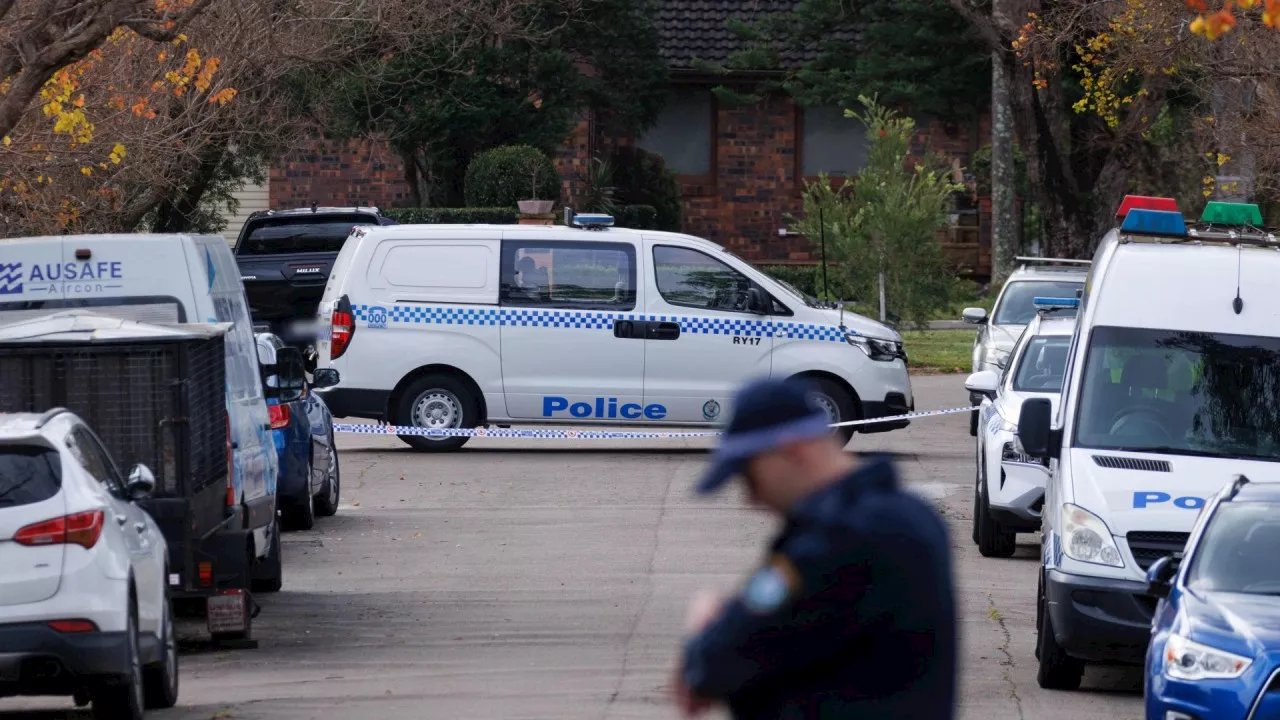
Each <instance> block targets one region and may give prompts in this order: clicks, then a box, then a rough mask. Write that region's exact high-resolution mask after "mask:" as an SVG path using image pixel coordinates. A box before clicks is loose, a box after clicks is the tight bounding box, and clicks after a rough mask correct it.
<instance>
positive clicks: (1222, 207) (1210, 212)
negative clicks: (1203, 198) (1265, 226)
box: [1200, 201, 1262, 227]
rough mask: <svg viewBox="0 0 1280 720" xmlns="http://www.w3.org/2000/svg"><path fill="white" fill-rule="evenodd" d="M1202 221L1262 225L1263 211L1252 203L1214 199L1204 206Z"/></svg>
mask: <svg viewBox="0 0 1280 720" xmlns="http://www.w3.org/2000/svg"><path fill="white" fill-rule="evenodd" d="M1200 222H1207V223H1213V224H1215V225H1252V226H1253V227H1261V226H1262V211H1261V210H1259V209H1258V206H1257V205H1254V204H1252V203H1229V202H1218V201H1213V202H1210V203H1209V204H1208V205H1205V207H1204V214H1203V215H1201V216H1200Z"/></svg>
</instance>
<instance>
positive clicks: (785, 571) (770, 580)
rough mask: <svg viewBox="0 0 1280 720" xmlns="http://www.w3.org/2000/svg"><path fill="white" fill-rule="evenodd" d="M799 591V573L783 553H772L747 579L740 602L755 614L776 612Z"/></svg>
mask: <svg viewBox="0 0 1280 720" xmlns="http://www.w3.org/2000/svg"><path fill="white" fill-rule="evenodd" d="M799 591H800V574H799V573H798V572H796V569H795V566H794V565H792V564H791V561H790V560H789V559H787V556H785V555H780V554H779V555H774V556H773V557H772V558H771V559H770V561H769V564H768V565H765V566H764V567H762V568H760V569H759V570H757V571H756V573H755V574H754V575H752V576H751V578H750V579H749V580H748V581H747V586H746V588H745V589H744V590H743V592H742V602H743V604H744V605H745V606H746V608H747V610H749V611H751V612H753V613H755V614H757V615H767V614H769V613H772V612H776V611H777V610H779V609H780V608H781V607H782V606H783V605H785V604H786V603H787V602H789V601H790V600H791V599H792V598H794V597H795V596H796V594H797V593H798V592H799Z"/></svg>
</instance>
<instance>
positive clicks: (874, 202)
mask: <svg viewBox="0 0 1280 720" xmlns="http://www.w3.org/2000/svg"><path fill="white" fill-rule="evenodd" d="M861 102H862V104H863V106H864V107H865V108H866V111H865V112H864V113H863V114H861V115H859V114H856V113H854V112H853V111H846V115H848V116H849V117H851V118H856V119H857V120H860V121H861V122H862V123H863V124H864V125H865V126H866V128H867V139H868V141H869V143H870V147H869V151H868V159H867V165H866V167H865V168H864V169H863V170H862V172H861V173H860V174H859V176H858V178H857V181H856V182H855V183H853V187H852V188H850V187H848V186H847V185H846V186H842V187H841V188H839V189H836V188H833V187H832V186H831V184H830V182H829V181H828V179H827V177H826V176H825V175H824V176H822V177H820V178H819V180H818V182H816V183H810V184H808V185H807V186H806V187H805V193H804V219H803V220H801V221H800V222H798V223H797V224H796V225H797V229H798V230H799V231H800V232H802V233H804V234H805V235H806V236H807V237H808V238H809V239H810V241H811V242H814V243H815V244H816V243H817V242H818V240H817V238H819V237H820V236H821V233H822V227H821V226H820V225H819V218H821V222H822V223H823V224H825V226H826V242H827V255H828V257H829V258H831V259H832V260H834V261H835V264H836V266H835V267H834V268H831V273H830V282H831V284H832V288H831V290H832V294H835V295H836V296H838V297H844V298H856V299H857V300H859V301H860V302H861V303H862V307H863V308H864V312H868V313H871V312H872V311H871V309H872V308H876V309H878V275H879V273H880V272H882V271H883V273H884V275H885V296H886V307H887V312H886V315H889V314H891V315H893V316H895V317H898V318H900V319H902V320H904V321H907V322H912V323H917V324H922V323H924V322H927V321H928V320H929V319H930V318H931V317H932V316H933V315H934V314H935V313H936V312H937V310H938V308H939V307H940V306H942V305H945V304H946V303H948V302H950V300H951V297H952V296H953V295H954V293H955V280H954V278H953V277H952V276H951V274H950V272H949V270H948V268H947V265H946V261H945V258H944V257H943V254H942V248H941V246H940V245H939V244H938V241H937V239H936V233H937V230H938V228H939V227H941V226H942V225H944V224H945V223H946V222H947V216H946V214H947V211H948V209H949V208H950V205H951V194H952V193H953V192H956V191H958V190H960V189H961V186H959V185H956V184H954V183H952V182H950V180H949V179H948V178H949V174H950V171H949V169H948V168H947V167H946V166H945V165H943V164H941V163H937V162H936V161H935V162H934V163H933V164H931V165H916V166H914V167H912V168H908V167H907V161H908V158H909V157H910V156H911V138H912V135H913V133H914V130H915V122H914V121H913V120H911V118H907V117H901V116H899V115H897V114H896V113H895V112H893V111H892V110H889V109H887V108H885V107H884V106H882V105H880V104H878V103H877V102H876V101H874V100H871V99H868V98H865V97H864V98H861Z"/></svg>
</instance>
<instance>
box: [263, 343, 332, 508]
mask: <svg viewBox="0 0 1280 720" xmlns="http://www.w3.org/2000/svg"><path fill="white" fill-rule="evenodd" d="M255 337H256V340H257V346H258V362H259V365H260V366H261V368H262V375H263V378H262V386H263V389H264V391H265V393H266V395H267V411H268V414H269V415H270V419H271V436H272V439H273V440H274V442H275V447H276V453H277V456H278V457H279V460H280V473H279V483H278V489H277V497H278V499H279V506H280V512H281V520H282V525H283V527H284V528H285V529H286V530H310V529H311V528H312V527H314V526H315V521H316V517H317V516H330V515H333V514H335V513H337V512H338V496H339V492H340V488H339V477H338V450H337V446H336V445H335V444H334V438H333V417H332V415H331V414H330V412H329V408H328V407H327V406H325V404H324V401H323V400H321V399H320V397H319V396H318V395H317V394H316V393H314V392H312V391H311V390H312V388H314V387H328V386H330V385H333V384H336V382H337V379H336V372H335V371H331V370H322V371H317V373H316V377H315V378H314V379H313V381H312V382H311V383H308V382H307V380H306V375H305V374H304V371H303V358H302V355H301V352H300V351H299V350H298V349H297V348H294V347H290V346H288V345H286V344H285V343H284V342H283V341H282V340H281V339H280V338H279V337H277V336H275V335H273V334H271V333H258V334H257V335H256V336H255Z"/></svg>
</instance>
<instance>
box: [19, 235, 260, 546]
mask: <svg viewBox="0 0 1280 720" xmlns="http://www.w3.org/2000/svg"><path fill="white" fill-rule="evenodd" d="M70 308H93V310H94V312H95V313H97V314H102V315H110V316H113V317H118V318H122V319H126V320H136V321H140V322H148V323H222V322H226V323H231V325H232V326H231V329H230V330H229V331H228V332H227V336H226V368H227V373H226V375H227V410H228V412H227V415H228V417H229V418H230V423H231V436H232V442H233V447H232V450H231V452H232V454H233V461H234V466H235V470H236V471H235V473H234V474H233V478H232V482H233V488H232V490H233V493H234V500H235V504H236V506H237V507H239V509H240V512H241V516H242V517H241V519H242V521H243V527H244V528H245V529H248V530H252V531H253V532H252V533H251V535H252V537H253V538H254V547H253V552H254V555H255V556H256V557H258V558H265V557H266V555H267V554H268V551H269V548H270V546H271V535H270V533H271V532H272V531H274V527H275V525H274V520H275V510H276V508H275V500H276V476H277V466H278V461H277V459H276V451H275V445H274V443H273V442H272V440H271V425H270V420H269V418H268V416H267V406H266V401H265V399H264V398H263V393H262V381H261V374H260V372H259V368H258V363H257V350H256V344H255V342H254V338H253V326H252V324H251V321H250V319H249V307H248V304H247V303H246V302H245V295H244V285H243V283H241V282H240V272H239V270H238V268H237V267H236V261H235V257H234V256H233V255H232V254H231V249H230V248H228V247H227V243H226V241H225V240H223V239H222V238H221V237H218V236H216V235H214V236H193V235H139V234H123V233H122V234H117V235H65V236H53V237H32V238H13V239H6V240H0V324H5V323H11V322H16V321H19V320H26V319H29V318H32V317H36V316H40V315H47V314H51V313H55V312H59V311H62V310H66V309H70Z"/></svg>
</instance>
